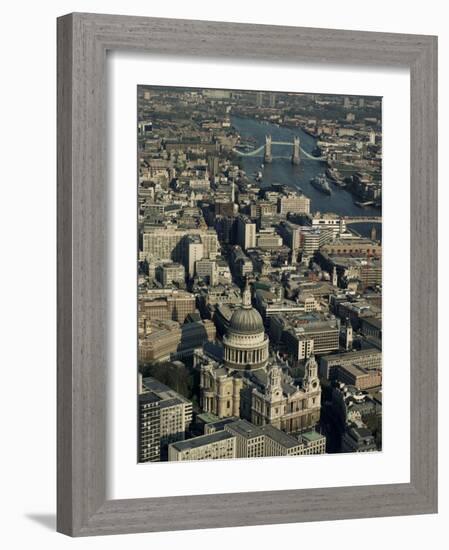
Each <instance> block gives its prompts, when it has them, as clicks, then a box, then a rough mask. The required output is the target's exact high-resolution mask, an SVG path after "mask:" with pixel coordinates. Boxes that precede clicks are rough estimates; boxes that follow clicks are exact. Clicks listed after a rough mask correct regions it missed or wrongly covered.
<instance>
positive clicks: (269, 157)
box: [263, 135, 273, 164]
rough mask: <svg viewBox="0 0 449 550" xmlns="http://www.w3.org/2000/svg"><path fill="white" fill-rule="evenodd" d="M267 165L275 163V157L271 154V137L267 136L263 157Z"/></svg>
mask: <svg viewBox="0 0 449 550" xmlns="http://www.w3.org/2000/svg"><path fill="white" fill-rule="evenodd" d="M263 161H264V163H265V164H271V163H272V161H273V155H272V154H271V136H270V135H268V136H265V153H264V156H263Z"/></svg>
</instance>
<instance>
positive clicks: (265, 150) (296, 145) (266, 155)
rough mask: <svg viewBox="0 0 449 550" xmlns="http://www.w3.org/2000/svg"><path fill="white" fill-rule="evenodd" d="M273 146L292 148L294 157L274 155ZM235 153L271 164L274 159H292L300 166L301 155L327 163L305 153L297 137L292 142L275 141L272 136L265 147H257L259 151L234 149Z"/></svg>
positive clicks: (266, 139)
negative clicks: (260, 158) (261, 158)
mask: <svg viewBox="0 0 449 550" xmlns="http://www.w3.org/2000/svg"><path fill="white" fill-rule="evenodd" d="M273 145H290V146H291V147H292V155H291V156H285V155H273V152H272V149H273ZM233 151H234V153H236V154H237V155H239V156H241V157H263V159H264V161H265V162H266V163H267V164H269V163H271V161H272V160H273V159H291V161H292V163H293V164H299V163H300V153H301V154H302V156H303V157H305V158H306V159H308V160H316V161H325V160H326V157H314V156H313V155H311V154H310V153H308V152H307V151H305V150H304V149H303V148H302V147H301V145H300V140H299V137H297V136H295V137H294V138H293V142H291V141H273V140H272V138H271V136H270V135H268V136H265V145H261V146H260V147H257V149H253V150H252V151H246V152H245V151H240V150H239V149H237V148H236V147H234V149H233Z"/></svg>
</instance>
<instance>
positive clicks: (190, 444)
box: [170, 430, 235, 451]
mask: <svg viewBox="0 0 449 550" xmlns="http://www.w3.org/2000/svg"><path fill="white" fill-rule="evenodd" d="M234 437H235V436H233V435H231V434H230V433H229V432H226V431H223V430H220V431H218V432H214V433H212V434H207V435H200V436H198V437H192V438H191V439H186V440H185V441H177V442H176V443H172V444H171V445H170V446H171V447H173V448H174V449H176V450H177V451H188V450H190V449H198V448H199V447H204V446H205V445H210V444H212V443H219V442H220V441H226V440H227V439H233V438H234Z"/></svg>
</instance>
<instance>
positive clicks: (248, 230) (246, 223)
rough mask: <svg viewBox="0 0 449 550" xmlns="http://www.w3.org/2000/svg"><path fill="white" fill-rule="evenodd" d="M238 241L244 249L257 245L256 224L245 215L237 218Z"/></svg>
mask: <svg viewBox="0 0 449 550" xmlns="http://www.w3.org/2000/svg"><path fill="white" fill-rule="evenodd" d="M237 241H238V244H239V245H240V246H241V247H242V248H243V250H246V249H248V248H255V247H256V224H255V223H254V222H253V221H251V220H250V219H249V218H247V217H245V216H239V217H238V218H237Z"/></svg>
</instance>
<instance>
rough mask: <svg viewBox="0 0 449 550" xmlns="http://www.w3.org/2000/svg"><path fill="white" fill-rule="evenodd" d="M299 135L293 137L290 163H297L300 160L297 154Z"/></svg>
mask: <svg viewBox="0 0 449 550" xmlns="http://www.w3.org/2000/svg"><path fill="white" fill-rule="evenodd" d="M299 144H300V142H299V137H298V136H295V137H294V138H293V154H292V164H296V165H298V164H299V163H300V162H301V158H300V156H299Z"/></svg>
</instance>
